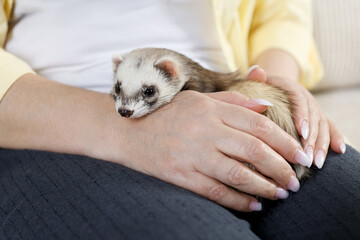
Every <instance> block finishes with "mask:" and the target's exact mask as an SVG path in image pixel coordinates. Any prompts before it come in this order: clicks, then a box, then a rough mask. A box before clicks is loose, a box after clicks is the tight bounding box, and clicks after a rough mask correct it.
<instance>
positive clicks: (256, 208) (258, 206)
mask: <svg viewBox="0 0 360 240" xmlns="http://www.w3.org/2000/svg"><path fill="white" fill-rule="evenodd" d="M249 209H250V210H251V211H261V209H262V206H261V203H259V202H255V201H252V202H251V203H250V204H249Z"/></svg>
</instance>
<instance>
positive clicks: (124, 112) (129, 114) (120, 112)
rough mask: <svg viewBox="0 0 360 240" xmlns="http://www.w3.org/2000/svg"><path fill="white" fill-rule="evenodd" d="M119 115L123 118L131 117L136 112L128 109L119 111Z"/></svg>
mask: <svg viewBox="0 0 360 240" xmlns="http://www.w3.org/2000/svg"><path fill="white" fill-rule="evenodd" d="M118 113H119V114H120V115H121V116H123V117H127V118H128V117H130V116H131V115H132V114H133V113H134V111H130V110H127V109H121V108H120V109H119V110H118Z"/></svg>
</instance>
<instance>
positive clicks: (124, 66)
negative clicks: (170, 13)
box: [111, 49, 184, 118]
mask: <svg viewBox="0 0 360 240" xmlns="http://www.w3.org/2000/svg"><path fill="white" fill-rule="evenodd" d="M113 65H114V71H115V79H114V87H113V89H112V92H111V95H112V97H113V98H114V100H115V108H116V110H117V111H118V113H119V114H120V115H121V116H123V117H127V118H139V117H142V116H144V115H146V114H148V113H150V112H152V111H154V110H156V109H158V108H159V107H161V106H163V105H165V104H167V103H168V102H170V101H171V99H172V98H173V97H174V96H175V95H176V94H177V93H178V92H179V91H180V90H181V88H182V86H183V84H184V81H182V80H181V79H182V77H181V76H180V74H179V65H178V62H177V59H176V57H172V56H169V55H166V54H159V53H157V54H156V52H151V51H150V52H149V51H146V50H144V49H139V50H135V51H132V52H130V53H128V54H126V55H124V56H119V55H115V56H113Z"/></svg>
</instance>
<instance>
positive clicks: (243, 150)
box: [215, 127, 299, 198]
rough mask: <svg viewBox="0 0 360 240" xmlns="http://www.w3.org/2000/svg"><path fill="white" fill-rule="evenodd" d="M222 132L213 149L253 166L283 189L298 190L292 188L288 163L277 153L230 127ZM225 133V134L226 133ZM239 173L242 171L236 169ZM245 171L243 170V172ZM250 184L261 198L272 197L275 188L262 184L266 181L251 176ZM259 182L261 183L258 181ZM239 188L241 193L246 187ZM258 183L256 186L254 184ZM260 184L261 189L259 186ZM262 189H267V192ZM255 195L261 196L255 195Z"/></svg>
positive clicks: (291, 172) (291, 171)
mask: <svg viewBox="0 0 360 240" xmlns="http://www.w3.org/2000/svg"><path fill="white" fill-rule="evenodd" d="M224 128H225V129H224V130H223V131H224V132H225V134H224V136H226V137H224V138H219V139H217V140H216V142H215V147H216V148H217V149H219V151H221V152H222V153H224V154H225V155H227V156H229V157H231V158H233V159H237V160H240V161H242V162H246V163H249V164H251V165H252V166H254V167H255V168H256V169H257V170H258V171H259V172H261V174H262V175H265V176H268V177H270V178H271V179H273V180H274V181H275V182H277V183H278V184H279V185H280V186H282V187H283V188H285V189H290V190H292V191H297V190H298V185H299V184H297V186H293V181H294V180H292V177H293V176H295V172H294V170H293V169H292V168H291V166H290V165H289V163H288V162H286V161H285V160H284V159H283V158H282V157H281V156H280V155H279V154H278V153H276V152H275V151H274V150H273V149H271V148H270V147H269V146H268V145H266V144H265V143H263V142H262V141H261V140H259V139H257V138H255V137H253V136H251V135H249V134H246V133H242V132H238V131H235V130H234V129H232V128H230V127H227V128H226V127H224ZM226 132H227V133H226ZM239 168H240V167H239ZM238 170H239V171H241V170H243V169H238ZM244 171H245V170H244ZM245 174H247V175H248V176H249V175H251V174H250V173H249V172H247V171H245ZM248 176H244V178H246V179H247V180H248V179H249V178H250V177H248ZM251 177H252V180H253V181H254V182H252V181H249V182H251V183H254V185H255V186H257V187H258V188H260V189H261V190H262V192H263V194H265V195H264V196H262V197H265V198H272V197H274V194H275V191H276V186H275V185H271V186H270V185H269V182H268V184H267V185H264V184H263V180H266V179H264V178H263V179H258V178H256V176H252V175H251ZM260 180H261V181H260ZM244 182H245V184H244V185H245V186H241V187H242V189H240V190H242V191H244V190H245V189H244V188H246V187H247V186H246V181H244ZM255 183H258V184H255ZM261 184H263V185H262V187H263V188H262V187H261V186H260V185H261ZM264 187H267V188H268V191H269V192H268V191H266V189H265V188H264ZM253 191H254V190H250V192H249V193H253V194H255V193H254V192H253ZM256 194H257V195H261V194H259V193H256Z"/></svg>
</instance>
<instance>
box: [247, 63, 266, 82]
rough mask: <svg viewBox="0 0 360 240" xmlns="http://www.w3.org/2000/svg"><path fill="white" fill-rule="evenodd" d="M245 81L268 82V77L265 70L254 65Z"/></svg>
mask: <svg viewBox="0 0 360 240" xmlns="http://www.w3.org/2000/svg"><path fill="white" fill-rule="evenodd" d="M245 79H247V80H254V81H258V82H266V81H267V75H266V72H265V71H264V69H262V68H261V67H260V66H259V65H254V66H252V67H251V68H249V71H248V74H247V75H246V77H245Z"/></svg>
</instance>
